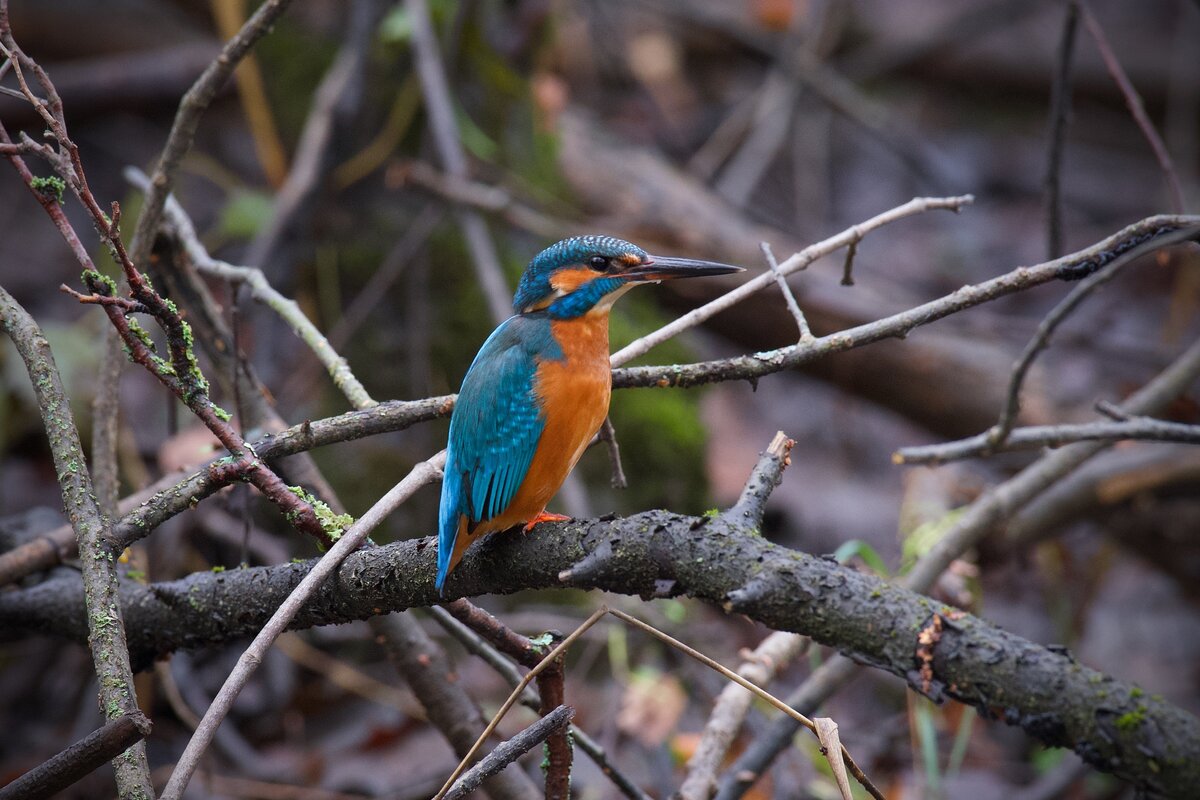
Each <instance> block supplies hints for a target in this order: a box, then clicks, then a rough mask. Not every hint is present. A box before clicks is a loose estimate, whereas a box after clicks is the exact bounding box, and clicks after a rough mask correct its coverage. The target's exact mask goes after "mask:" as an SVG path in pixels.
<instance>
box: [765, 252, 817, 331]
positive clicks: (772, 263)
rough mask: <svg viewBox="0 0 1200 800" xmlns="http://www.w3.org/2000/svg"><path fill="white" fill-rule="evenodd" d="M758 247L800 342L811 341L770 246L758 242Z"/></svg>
mask: <svg viewBox="0 0 1200 800" xmlns="http://www.w3.org/2000/svg"><path fill="white" fill-rule="evenodd" d="M758 246H759V247H761V248H762V252H763V257H764V258H765V259H766V260H767V266H768V267H770V268H771V273H772V274H773V275H774V276H775V284H776V285H777V286H778V287H779V291H780V292H782V293H783V299H784V300H785V301H786V302H787V307H788V311H790V312H791V314H792V319H794V320H796V327H797V328H798V329H799V330H800V341H802V342H810V341H812V339H813V335H812V331H811V330H810V329H809V327H808V320H807V319H805V318H804V312H803V311H801V310H800V304H799V303H797V302H796V295H794V294H792V287H791V286H788V282H787V279H786V278H784V277H783V275H782V274H781V273H780V272H779V262H778V261H776V260H775V253H774V252H772V251H771V244H770V243H769V242H759V245H758Z"/></svg>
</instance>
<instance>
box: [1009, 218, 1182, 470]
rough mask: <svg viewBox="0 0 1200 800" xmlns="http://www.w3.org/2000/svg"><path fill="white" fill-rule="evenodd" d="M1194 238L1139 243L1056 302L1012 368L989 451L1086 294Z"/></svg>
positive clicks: (1174, 237)
mask: <svg viewBox="0 0 1200 800" xmlns="http://www.w3.org/2000/svg"><path fill="white" fill-rule="evenodd" d="M1197 235H1200V226H1194V227H1189V228H1183V229H1180V230H1178V231H1173V232H1171V233H1168V234H1165V235H1163V236H1160V237H1157V238H1154V239H1151V240H1149V241H1147V242H1143V243H1142V244H1140V245H1137V246H1136V247H1133V248H1131V249H1129V250H1127V251H1125V252H1124V253H1122V254H1121V255H1120V256H1118V257H1117V258H1115V259H1114V260H1113V261H1111V262H1110V263H1108V264H1107V265H1106V266H1105V267H1104V268H1103V269H1101V270H1099V271H1098V272H1096V273H1095V274H1092V275H1089V276H1088V277H1087V278H1085V279H1084V280H1082V281H1080V283H1079V284H1078V285H1077V286H1076V287H1075V288H1073V289H1072V290H1071V291H1070V292H1069V293H1068V294H1067V296H1066V297H1064V298H1063V299H1062V300H1061V301H1059V303H1058V305H1056V306H1055V307H1054V308H1053V309H1051V311H1050V313H1048V314H1047V315H1046V316H1045V317H1043V318H1042V320H1041V322H1039V323H1038V326H1037V331H1036V332H1035V333H1034V336H1033V338H1032V339H1030V341H1029V343H1028V344H1027V345H1025V349H1024V350H1023V351H1022V353H1021V356H1020V358H1018V359H1017V363H1016V364H1015V365H1013V370H1012V375H1011V376H1010V377H1009V381H1008V390H1007V392H1006V393H1005V401H1004V408H1003V409H1002V410H1001V411H1000V419H999V420H998V421H997V422H996V424H995V425H994V426H992V428H991V430H989V431H987V437H988V439H989V440H990V441H991V443H992V445H993V447H1000V446H1001V445H1003V444H1004V442H1005V441H1006V440H1007V438H1008V434H1009V432H1010V431H1011V430H1012V428H1013V426H1014V425H1015V424H1016V420H1017V415H1018V414H1019V413H1020V411H1021V386H1022V384H1023V383H1024V381H1025V376H1026V374H1028V372H1029V368H1030V367H1031V366H1032V365H1033V360H1034V359H1035V358H1037V356H1038V354H1039V353H1041V352H1042V350H1044V349H1046V347H1047V346H1049V344H1050V337H1051V336H1052V335H1053V334H1054V331H1055V330H1056V329H1057V328H1058V326H1059V325H1061V324H1062V323H1063V321H1064V320H1065V319H1066V318H1067V317H1068V316H1070V314H1071V312H1073V311H1074V310H1075V309H1076V308H1077V307H1078V306H1079V304H1080V303H1082V302H1083V301H1084V299H1085V298H1086V297H1087V296H1088V295H1089V294H1091V293H1092V292H1093V291H1095V290H1096V289H1097V288H1098V287H1100V286H1103V285H1104V284H1105V283H1108V282H1109V281H1110V280H1112V279H1113V278H1114V277H1116V275H1117V273H1118V272H1120V271H1121V270H1122V269H1124V268H1125V267H1127V266H1128V265H1129V264H1131V263H1133V262H1134V261H1136V260H1137V259H1139V258H1141V257H1142V256H1144V255H1146V254H1148V253H1152V252H1154V251H1155V250H1158V249H1160V248H1162V247H1168V246H1170V245H1172V244H1177V243H1179V242H1184V241H1187V240H1189V239H1193V238H1195V237H1196V236H1197Z"/></svg>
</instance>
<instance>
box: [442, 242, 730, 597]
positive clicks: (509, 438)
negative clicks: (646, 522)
mask: <svg viewBox="0 0 1200 800" xmlns="http://www.w3.org/2000/svg"><path fill="white" fill-rule="evenodd" d="M741 271H742V268H741V267H735V266H730V265H728V264H718V263H714V262H711V261H697V260H694V259H688V258H673V257H662V256H652V255H650V254H648V253H647V252H646V251H645V250H643V249H642V248H640V247H638V246H637V245H634V244H631V243H629V242H627V241H623V240H621V239H617V238H614V237H611V236H597V235H591V236H575V237H572V238H569V239H564V240H562V241H560V242H557V243H556V244H553V245H551V246H550V247H547V248H546V249H545V250H543V251H542V252H540V253H538V254H537V255H536V256H535V257H534V258H533V260H532V261H530V262H529V265H528V267H526V269H525V272H524V273H523V275H522V276H521V280H520V283H519V284H518V287H517V291H516V294H515V295H514V297H513V311H514V312H515V313H514V315H513V316H512V317H509V318H508V319H507V320H505V321H504V322H503V323H501V324H500V326H499V327H497V328H496V330H495V331H493V332H492V334H491V336H489V337H488V338H487V340H486V341H485V342H484V344H483V347H481V348H480V350H479V353H478V354H477V355H476V356H475V360H474V361H473V362H472V363H471V366H470V368H469V369H468V370H467V373H466V376H465V377H464V378H463V382H462V388H461V389H460V390H459V393H458V400H457V402H456V403H455V406H454V410H453V412H452V414H451V417H450V436H449V442H448V444H447V447H446V464H445V467H444V469H443V482H442V496H441V502H440V505H439V511H438V558H437V578H436V581H435V584H436V587H437V590H438V593H439V595H441V596H445V586H446V579H447V577H448V576H449V575H450V572H451V571H452V570H453V569H454V568H455V567H456V566H458V563H459V561H461V560H462V557H463V553H464V552H465V551H466V549H467V547H468V546H469V545H470V544H471V543H472V542H474V541H476V540H477V539H479V538H480V537H482V536H483V535H485V534H488V533H493V532H497V531H503V530H507V529H509V528H512V527H514V526H516V525H520V524H523V525H524V530H525V532H528V531H530V530H531V529H532V528H533V527H534V526H535V525H538V524H539V523H542V522H553V521H565V520H569V519H570V517H566V516H563V515H562V514H553V513H549V512H547V511H546V504H547V503H548V502H550V499H551V498H552V497H553V496H554V495H555V493H556V492H558V489H559V487H561V486H562V484H563V481H565V480H566V478H567V475H568V474H569V473H570V472H571V470H572V469H573V468H574V466H575V464H576V462H578V461H579V457H580V456H582V455H583V451H584V450H585V449H586V448H587V446H588V444H589V443H590V442H591V440H592V437H593V436H594V435H595V434H596V432H597V431H598V430H599V429H600V426H601V425H602V424H603V422H604V420H605V418H606V417H607V416H608V405H609V396H610V393H611V390H612V370H611V366H610V364H609V349H608V318H609V311H610V310H611V309H612V306H613V303H614V302H615V301H616V300H617V299H618V298H619V297H621V295H623V294H625V293H626V292H627V291H629V290H630V289H631V288H633V287H634V286H636V285H638V284H642V283H656V282H659V281H664V280H671V279H675V278H689V277H700V276H706V275H724V274H728V273H733V272H741Z"/></svg>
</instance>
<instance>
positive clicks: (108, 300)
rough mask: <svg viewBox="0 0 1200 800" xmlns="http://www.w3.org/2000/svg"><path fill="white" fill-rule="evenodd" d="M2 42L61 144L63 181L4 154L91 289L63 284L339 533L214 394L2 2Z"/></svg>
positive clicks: (283, 503) (329, 533)
mask: <svg viewBox="0 0 1200 800" xmlns="http://www.w3.org/2000/svg"><path fill="white" fill-rule="evenodd" d="M268 5H275V6H279V5H280V3H278V2H273V3H269V4H268ZM256 17H257V15H256ZM0 46H2V47H3V52H4V54H5V55H6V56H8V58H9V61H10V63H11V64H12V65H13V71H14V73H15V74H16V76H17V80H18V83H19V84H20V86H21V90H22V93H23V94H24V95H25V97H26V99H27V100H28V102H29V103H30V104H31V105H32V106H33V107H34V109H35V110H36V111H37V112H38V115H39V116H40V117H41V118H42V120H43V121H44V122H45V124H46V126H47V128H48V129H49V132H50V136H51V137H52V138H53V140H54V141H55V142H56V143H57V145H58V151H57V154H56V157H54V158H52V159H51V164H52V166H53V167H54V168H55V170H56V172H58V174H59V176H60V179H61V180H60V181H59V182H58V183H55V182H53V179H39V178H36V177H35V176H34V175H33V173H32V172H31V171H30V169H29V167H28V166H27V165H26V164H25V162H24V159H23V158H22V157H21V156H20V155H16V154H11V153H10V154H7V158H8V159H9V161H10V162H11V163H12V164H13V166H14V167H15V168H16V170H17V173H18V174H19V175H20V176H21V178H22V180H24V181H25V185H26V186H28V187H29V190H30V191H31V192H32V193H33V195H34V196H35V197H36V198H37V199H38V202H39V203H40V204H41V206H42V208H44V209H45V210H46V213H47V214H48V215H49V217H50V219H51V221H53V222H54V224H55V227H57V228H58V230H59V232H60V233H61V234H62V236H63V238H64V239H65V240H66V242H67V244H68V246H69V247H70V248H71V251H72V252H73V253H74V255H75V258H76V260H77V261H78V262H79V264H80V266H82V267H83V270H84V272H83V281H84V284H85V285H86V286H87V288H88V290H89V291H90V292H91V294H90V295H81V294H80V293H78V292H75V291H74V290H71V289H68V288H67V287H63V288H64V289H65V290H66V291H67V292H68V293H70V294H72V295H73V296H75V297H76V298H77V299H78V300H79V301H80V302H84V303H93V304H97V305H100V306H101V307H102V308H103V309H104V311H105V313H106V314H107V315H108V318H109V321H110V322H111V323H112V324H113V326H114V327H115V328H116V330H117V332H118V334H119V335H120V336H121V339H122V341H124V342H125V345H126V347H127V348H128V351H129V356H130V358H131V359H132V360H133V361H134V362H135V363H137V364H141V365H142V366H143V367H145V368H146V369H147V370H149V371H150V373H151V374H153V375H154V376H155V377H156V378H157V379H158V380H159V382H160V383H162V384H163V385H164V386H166V387H167V388H168V389H170V390H171V392H172V393H174V394H175V395H176V396H177V397H179V399H180V400H182V401H183V402H184V404H185V405H187V406H188V408H189V409H190V410H191V411H192V413H193V414H195V415H196V416H197V417H198V418H199V419H200V420H201V421H202V422H203V423H204V424H205V426H206V427H207V428H208V429H209V430H210V431H212V433H213V435H215V436H216V437H217V439H218V440H219V441H220V442H221V444H222V445H223V446H224V447H225V448H226V449H227V450H229V452H230V453H231V454H232V455H233V457H234V458H235V459H237V460H238V461H244V462H245V463H244V464H243V465H242V469H243V474H244V479H245V480H247V481H249V482H250V483H252V484H253V485H254V486H255V487H257V488H258V489H259V491H261V492H262V493H263V494H264V495H265V496H266V497H267V498H268V499H269V500H270V501H271V502H272V503H274V504H275V505H276V506H278V507H279V509H280V510H281V511H282V512H283V514H284V516H285V517H286V518H287V520H288V521H289V522H291V523H292V524H293V525H294V526H295V527H296V528H297V529H298V530H301V531H302V532H304V533H306V534H308V535H310V536H312V537H314V538H315V539H317V541H319V542H321V543H322V544H323V545H324V546H326V547H328V546H329V545H330V544H332V543H333V541H334V540H335V539H336V537H337V536H338V535H340V533H341V528H343V527H345V526H344V524H342V523H343V521H342V520H340V519H336V518H333V517H331V516H327V517H326V519H325V521H324V523H323V522H322V519H320V518H319V517H318V510H323V509H320V507H317V508H314V506H313V504H311V503H309V502H307V501H306V500H307V497H306V495H304V494H302V493H299V492H296V491H294V490H293V489H291V488H289V487H288V486H287V484H285V483H284V482H283V480H282V479H281V478H280V477H279V476H278V475H276V474H275V472H274V471H272V470H271V469H269V468H268V467H267V466H266V465H264V464H261V463H260V462H259V461H258V458H257V456H255V455H254V454H253V451H251V450H249V448H248V447H247V445H246V442H245V441H244V440H243V439H242V437H241V435H240V434H238V432H237V431H236V430H234V428H233V427H232V426H231V425H229V423H228V418H229V415H228V414H227V413H226V412H225V411H224V410H223V409H221V408H219V407H218V406H216V405H215V404H214V403H213V402H212V401H211V400H210V399H209V397H208V381H207V380H206V379H205V378H204V375H203V374H202V373H201V372H200V369H199V366H198V364H197V362H196V355H195V350H194V347H193V344H194V343H193V341H192V332H191V326H189V325H188V323H187V322H186V321H184V319H183V317H182V316H181V315H180V313H179V310H178V309H177V308H176V307H175V304H174V303H172V302H171V301H170V300H167V299H165V298H163V297H162V296H161V295H160V294H158V292H156V291H155V290H154V288H153V287H152V286H151V285H150V282H149V281H148V280H146V278H145V277H144V276H143V275H142V273H141V272H140V271H139V270H138V268H137V267H136V266H135V265H134V263H133V261H132V260H131V259H130V257H129V254H128V252H126V249H125V245H124V242H123V240H122V238H121V228H120V223H121V207H120V205H119V204H117V203H115V202H114V203H113V204H112V206H111V211H110V213H109V214H106V213H105V212H104V211H103V210H102V209H101V208H100V204H99V203H98V202H97V201H96V198H95V196H94V195H93V194H92V191H91V189H90V188H89V186H88V183H87V178H86V176H85V173H84V170H83V164H82V162H81V161H80V159H79V148H78V147H76V146H75V143H74V142H72V141H71V138H70V136H69V135H68V133H67V129H66V124H65V122H64V120H63V116H62V101H61V100H60V99H59V96H58V92H57V91H56V90H55V88H54V84H53V83H52V82H51V81H50V78H49V76H48V75H47V74H46V73H45V71H44V70H42V68H41V67H40V66H39V65H38V64H37V63H36V62H35V61H34V60H33V59H31V58H30V57H29V56H27V55H25V53H24V52H23V51H22V50H21V49H20V48H19V47H18V46H17V44H16V42H15V41H14V40H13V37H12V31H11V29H10V28H9V26H8V17H7V9H6V8H4V7H0ZM26 72H28V73H29V74H31V75H33V76H34V78H35V80H36V82H37V83H38V85H39V86H40V87H41V89H42V90H43V92H44V93H45V95H46V100H42V99H41V98H40V97H38V96H37V95H36V94H35V93H34V92H33V90H32V89H31V88H30V86H29V84H28V82H27V79H26ZM0 144H13V142H12V140H11V139H10V138H9V135H8V132H7V131H6V130H5V129H4V127H3V125H0ZM67 186H69V187H70V188H71V190H72V193H73V194H74V195H75V197H76V198H78V200H79V202H80V203H81V204H82V205H83V207H84V209H85V210H86V211H87V212H88V215H89V216H90V217H91V219H92V223H93V224H94V226H95V228H96V230H97V232H98V233H99V235H100V238H101V239H102V240H103V241H104V243H105V244H106V245H107V246H108V248H109V250H110V251H111V252H112V255H113V258H114V259H115V260H116V262H117V263H118V264H119V265H120V267H121V270H122V272H123V273H124V276H125V279H126V281H127V282H128V284H129V297H122V296H120V295H119V293H118V291H117V286H116V283H115V282H114V281H113V280H112V279H111V278H108V277H106V276H104V275H102V274H101V273H100V272H99V271H98V270H97V269H96V268H95V265H94V263H93V262H92V259H91V256H90V255H89V254H88V252H87V248H86V247H85V246H84V245H83V243H82V241H80V239H79V236H78V234H77V233H76V232H75V230H74V228H73V227H72V226H71V223H70V221H69V220H68V219H67V217H66V214H65V213H64V212H63V209H62V207H61V201H62V191H63V189H65V188H66V187H67ZM131 313H145V314H149V315H151V316H152V317H154V319H155V321H156V322H157V323H158V325H159V326H160V327H161V328H162V330H163V332H164V333H165V334H166V337H167V345H168V355H169V359H163V358H161V357H159V356H158V355H157V354H156V353H155V352H154V345H153V343H152V342H151V340H150V338H149V336H148V335H147V334H146V333H145V331H143V330H142V328H141V327H140V326H139V325H138V324H137V322H136V321H135V320H132V319H130V318H129V316H128V315H129V314H131ZM322 516H325V515H322Z"/></svg>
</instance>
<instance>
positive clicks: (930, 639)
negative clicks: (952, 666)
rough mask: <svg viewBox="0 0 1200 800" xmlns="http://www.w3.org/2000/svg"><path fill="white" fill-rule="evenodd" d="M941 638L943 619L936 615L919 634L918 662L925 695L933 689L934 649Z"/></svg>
mask: <svg viewBox="0 0 1200 800" xmlns="http://www.w3.org/2000/svg"><path fill="white" fill-rule="evenodd" d="M941 638H942V617H941V615H940V614H934V615H933V619H932V620H930V622H929V624H928V625H926V626H925V627H924V628H922V629H921V632H920V633H918V634H917V661H918V663H920V665H921V668H920V673H921V691H922V692H924V693H925V694H929V692H930V690H931V689H932V688H933V648H934V647H936V646H937V643H938V642H939V641H941Z"/></svg>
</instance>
